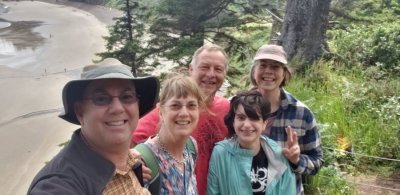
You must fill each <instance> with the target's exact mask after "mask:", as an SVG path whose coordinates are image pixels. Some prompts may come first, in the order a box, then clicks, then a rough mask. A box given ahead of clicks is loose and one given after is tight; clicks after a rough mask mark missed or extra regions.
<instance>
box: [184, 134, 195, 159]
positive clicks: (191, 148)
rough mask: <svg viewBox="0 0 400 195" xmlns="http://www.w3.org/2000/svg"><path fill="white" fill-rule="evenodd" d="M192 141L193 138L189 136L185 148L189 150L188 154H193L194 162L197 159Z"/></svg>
mask: <svg viewBox="0 0 400 195" xmlns="http://www.w3.org/2000/svg"><path fill="white" fill-rule="evenodd" d="M193 139H194V138H193V137H192V136H190V137H189V139H187V141H186V148H187V149H188V150H189V152H190V153H192V154H193V156H194V160H196V159H197V152H196V146H195V145H194V142H193Z"/></svg>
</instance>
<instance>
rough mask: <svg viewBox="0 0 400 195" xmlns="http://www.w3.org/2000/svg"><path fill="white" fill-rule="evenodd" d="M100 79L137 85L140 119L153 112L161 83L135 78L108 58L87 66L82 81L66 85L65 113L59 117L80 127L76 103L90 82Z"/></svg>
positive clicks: (115, 60) (119, 64)
mask: <svg viewBox="0 0 400 195" xmlns="http://www.w3.org/2000/svg"><path fill="white" fill-rule="evenodd" d="M99 79H126V80H131V81H132V82H133V83H134V85H135V89H136V93H137V94H138V95H139V96H140V97H139V117H142V116H144V115H145V114H146V113H148V112H149V111H151V110H152V109H153V108H154V106H155V104H156V101H157V98H158V92H159V88H160V83H159V81H158V79H157V78H156V77H153V76H150V77H138V78H135V77H134V76H133V75H132V72H131V71H130V67H129V66H126V65H124V64H122V63H121V62H120V61H119V60H117V59H114V58H107V59H104V60H103V61H101V62H99V63H97V64H94V65H88V66H85V67H84V68H83V71H82V74H81V78H80V79H78V80H72V81H69V82H68V83H67V84H65V86H64V89H63V91H62V100H63V104H64V111H63V112H61V113H60V114H59V117H60V118H62V119H64V120H66V121H68V122H71V123H74V124H77V125H80V123H79V121H78V119H77V118H76V115H75V112H74V103H75V102H76V101H78V100H80V98H81V96H82V94H83V91H84V89H85V88H86V86H87V85H88V83H89V82H90V81H94V80H99Z"/></svg>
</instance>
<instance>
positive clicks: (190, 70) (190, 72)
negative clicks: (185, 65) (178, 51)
mask: <svg viewBox="0 0 400 195" xmlns="http://www.w3.org/2000/svg"><path fill="white" fill-rule="evenodd" d="M192 72H193V65H192V64H189V74H192Z"/></svg>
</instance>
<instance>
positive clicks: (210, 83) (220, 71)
mask: <svg viewBox="0 0 400 195" xmlns="http://www.w3.org/2000/svg"><path fill="white" fill-rule="evenodd" d="M226 64H227V58H226V56H225V55H224V54H223V53H222V52H221V51H218V50H211V51H209V50H203V51H202V52H201V53H199V54H198V55H197V57H196V60H194V61H193V64H190V65H189V73H190V76H191V77H192V78H193V79H194V80H195V81H196V83H197V85H198V86H199V87H200V90H201V91H202V93H203V94H204V95H205V97H206V98H207V99H210V98H213V97H214V95H215V94H216V92H217V91H218V90H219V88H220V87H221V85H222V83H223V82H224V79H225V76H226V71H227V70H226Z"/></svg>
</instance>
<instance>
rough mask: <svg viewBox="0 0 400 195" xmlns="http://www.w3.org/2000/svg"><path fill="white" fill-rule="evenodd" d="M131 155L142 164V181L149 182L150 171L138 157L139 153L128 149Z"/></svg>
mask: <svg viewBox="0 0 400 195" xmlns="http://www.w3.org/2000/svg"><path fill="white" fill-rule="evenodd" d="M130 152H131V154H132V155H133V158H135V159H139V160H140V161H141V162H142V173H143V180H144V181H149V180H150V179H151V169H149V168H148V167H146V165H145V164H144V162H143V160H142V157H141V156H140V153H139V152H138V151H137V150H135V149H130Z"/></svg>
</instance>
